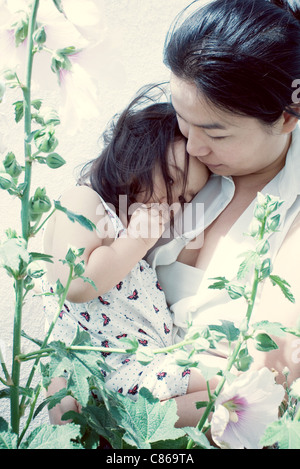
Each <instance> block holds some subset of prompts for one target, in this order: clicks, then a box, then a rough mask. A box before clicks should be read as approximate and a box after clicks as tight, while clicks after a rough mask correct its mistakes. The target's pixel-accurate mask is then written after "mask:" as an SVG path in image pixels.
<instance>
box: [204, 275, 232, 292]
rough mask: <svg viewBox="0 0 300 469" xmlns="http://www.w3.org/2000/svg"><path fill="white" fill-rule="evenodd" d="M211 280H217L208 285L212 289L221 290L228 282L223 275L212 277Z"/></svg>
mask: <svg viewBox="0 0 300 469" xmlns="http://www.w3.org/2000/svg"><path fill="white" fill-rule="evenodd" d="M211 280H217V282H215V283H213V284H212V285H209V287H208V288H211V289H213V290H223V288H225V285H226V284H227V283H229V280H227V279H226V278H225V277H214V278H212V279H211Z"/></svg>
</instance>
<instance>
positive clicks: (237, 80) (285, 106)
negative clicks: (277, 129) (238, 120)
mask: <svg viewBox="0 0 300 469" xmlns="http://www.w3.org/2000/svg"><path fill="white" fill-rule="evenodd" d="M196 3H197V2H193V4H196ZM191 5H192V4H191ZM193 6H195V5H193ZM180 18H181V17H179V18H177V21H176V24H175V26H173V28H172V30H170V32H169V35H168V36H167V39H166V43H165V49H164V61H165V64H166V65H167V66H168V67H169V68H170V69H171V71H172V72H173V73H174V74H175V75H176V76H178V77H179V78H182V79H183V80H186V81H188V82H192V83H194V84H196V86H197V88H198V90H199V91H200V92H201V93H203V94H204V96H205V98H206V99H207V100H208V101H209V102H211V103H213V104H214V105H215V106H216V107H218V108H220V109H223V110H227V111H230V112H233V113H235V114H238V115H244V116H249V117H254V118H257V119H259V120H260V121H262V122H263V123H265V124H273V123H275V122H276V121H277V120H278V119H279V117H280V116H281V115H282V112H283V111H284V110H285V111H287V112H289V113H291V114H293V115H296V116H297V117H300V115H299V114H297V112H296V108H295V106H293V103H292V101H293V100H292V94H293V91H295V90H293V87H295V85H294V84H293V82H294V80H296V79H300V23H299V21H300V3H299V0H294V1H290V2H288V1H286V0H270V1H268V0H215V1H212V2H211V3H209V4H207V5H205V6H203V7H201V8H198V9H197V10H196V11H195V12H193V13H192V14H190V16H188V17H187V18H186V19H185V20H184V21H183V22H182V20H181V24H180V25H179V21H180Z"/></svg>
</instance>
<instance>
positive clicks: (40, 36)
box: [33, 26, 47, 44]
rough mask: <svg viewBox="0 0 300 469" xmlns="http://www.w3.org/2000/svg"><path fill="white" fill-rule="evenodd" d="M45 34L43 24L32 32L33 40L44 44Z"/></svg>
mask: <svg viewBox="0 0 300 469" xmlns="http://www.w3.org/2000/svg"><path fill="white" fill-rule="evenodd" d="M46 39H47V36H46V32H45V28H44V26H41V27H39V28H38V29H37V30H36V32H35V33H34V36H33V40H34V42H36V43H37V44H44V42H46Z"/></svg>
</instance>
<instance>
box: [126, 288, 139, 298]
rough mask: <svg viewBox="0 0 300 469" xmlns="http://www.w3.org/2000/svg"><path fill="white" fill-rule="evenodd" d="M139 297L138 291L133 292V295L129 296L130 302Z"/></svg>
mask: <svg viewBox="0 0 300 469" xmlns="http://www.w3.org/2000/svg"><path fill="white" fill-rule="evenodd" d="M138 297H139V295H138V291H137V289H135V290H133V292H132V295H129V296H127V298H128V300H137V299H138Z"/></svg>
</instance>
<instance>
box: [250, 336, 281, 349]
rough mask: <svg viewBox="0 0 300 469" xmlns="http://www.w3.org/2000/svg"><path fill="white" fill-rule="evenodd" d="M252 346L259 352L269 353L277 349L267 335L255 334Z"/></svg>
mask: <svg viewBox="0 0 300 469" xmlns="http://www.w3.org/2000/svg"><path fill="white" fill-rule="evenodd" d="M254 345H255V348H256V349H257V350H260V351H261V352H270V351H271V350H276V349H278V345H277V344H276V343H275V342H274V340H272V339H271V337H270V336H269V335H268V334H264V333H261V334H257V335H256V336H255V338H254Z"/></svg>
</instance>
